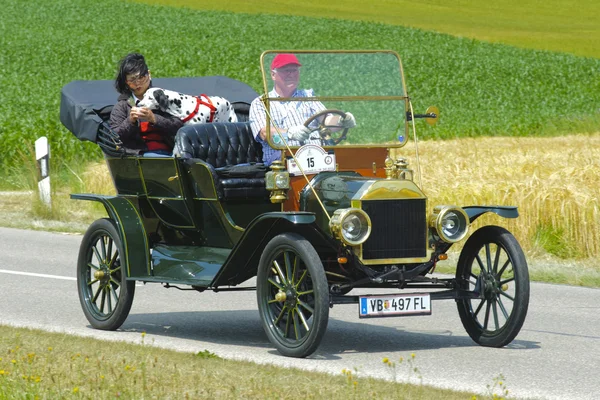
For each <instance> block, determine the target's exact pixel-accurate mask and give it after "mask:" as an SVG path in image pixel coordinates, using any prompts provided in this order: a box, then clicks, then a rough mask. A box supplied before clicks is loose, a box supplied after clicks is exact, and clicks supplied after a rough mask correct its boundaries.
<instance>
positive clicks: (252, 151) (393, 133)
mask: <svg viewBox="0 0 600 400" xmlns="http://www.w3.org/2000/svg"><path fill="white" fill-rule="evenodd" d="M276 53H280V52H275V51H267V52H265V53H263V54H262V55H261V58H260V60H261V63H260V67H261V71H262V75H263V80H264V86H263V91H264V94H263V95H262V97H261V99H262V100H261V101H263V103H264V104H265V106H266V110H267V121H268V122H269V123H268V124H267V126H268V127H269V128H268V129H267V138H268V141H269V143H270V145H271V147H273V148H276V149H280V150H281V154H282V156H281V160H277V161H275V162H274V163H273V164H272V165H270V166H269V167H267V166H265V165H264V164H263V163H262V148H261V146H260V145H259V144H258V143H257V142H256V141H255V140H254V138H253V135H252V131H251V129H250V123H249V122H248V115H249V114H248V110H249V104H250V102H251V101H252V100H253V99H254V98H255V97H257V96H258V94H257V93H256V92H255V91H254V90H253V89H252V88H251V87H249V86H248V85H246V84H244V83H241V82H238V81H236V80H233V79H229V78H225V77H204V78H180V79H176V78H171V79H155V80H154V85H155V86H158V87H165V88H169V89H171V90H175V91H180V92H184V93H189V94H196V95H197V94H200V93H206V94H209V95H219V96H223V97H225V98H228V99H229V100H230V101H231V102H232V104H233V105H234V108H235V110H236V113H237V115H238V120H239V121H240V122H235V123H212V124H196V125H187V126H184V127H183V128H181V129H180V130H179V132H178V133H177V136H176V138H175V141H176V146H175V149H176V151H175V156H174V157H167V158H148V157H140V156H138V155H137V154H133V153H132V152H130V151H128V149H126V148H124V147H123V145H122V143H121V142H120V140H119V137H118V136H117V135H115V134H114V132H112V131H111V130H110V128H109V126H108V124H107V123H106V119H107V116H108V114H109V113H110V109H111V107H112V105H113V104H114V102H115V101H116V93H115V92H114V91H113V89H112V87H111V82H109V81H75V82H72V83H70V84H68V85H66V86H65V87H64V88H63V92H62V103H61V121H62V122H63V124H64V125H65V126H66V127H67V128H68V129H69V130H70V131H71V132H72V133H74V134H75V135H76V136H77V137H78V138H80V139H82V140H90V141H93V142H95V143H98V145H100V147H101V148H102V149H103V151H104V154H105V159H106V163H107V165H108V168H109V170H110V173H111V175H112V178H113V181H114V185H115V188H116V192H117V195H115V196H103V195H95V194H73V195H72V196H71V197H72V198H73V199H77V200H89V201H97V202H100V203H102V204H103V205H104V207H105V208H106V212H107V214H108V218H103V219H100V220H97V221H96V222H94V223H93V224H92V225H91V226H90V227H89V229H88V230H87V232H86V234H85V236H84V237H83V240H82V243H81V248H80V252H79V260H78V265H77V281H78V290H79V297H80V301H81V306H82V308H83V311H84V313H85V315H86V317H87V319H88V320H89V322H90V324H91V325H92V326H93V327H94V328H97V329H105V330H115V329H118V328H119V327H120V326H121V324H122V323H123V322H124V321H125V319H126V318H127V316H128V313H129V311H130V308H131V305H132V301H133V297H134V291H135V281H141V282H148V283H150V282H156V283H161V284H162V285H163V286H164V287H167V288H168V287H179V288H186V289H191V290H197V291H198V292H200V293H201V292H204V291H207V290H211V291H232V290H256V293H257V303H258V309H259V312H260V316H261V319H262V322H263V326H264V329H265V332H266V334H267V336H268V338H269V340H270V341H271V342H272V343H273V345H274V346H275V347H276V348H277V349H278V350H279V352H281V353H282V354H283V355H286V356H292V357H306V356H308V355H310V354H311V353H313V352H314V351H315V350H316V349H317V347H318V346H319V343H320V342H321V339H322V337H323V335H324V334H325V331H326V327H327V322H328V316H329V308H330V307H333V306H334V305H339V304H350V305H353V307H356V309H357V317H358V318H376V317H392V316H409V315H427V314H431V312H432V306H431V304H432V301H433V300H441V299H452V300H454V301H455V302H456V305H457V307H458V313H459V315H460V318H461V321H462V323H463V325H464V327H465V329H466V331H467V333H468V334H469V335H470V337H471V338H472V339H473V340H474V341H475V342H477V343H479V344H480V345H483V346H492V347H501V346H505V345H507V344H508V343H510V342H511V341H512V340H513V339H514V338H515V337H516V335H517V334H518V332H519V330H520V329H521V327H522V325H523V322H524V320H525V316H526V314H527V308H528V303H529V276H528V269H527V262H526V260H525V257H524V255H523V252H522V250H521V248H520V246H519V244H518V242H517V240H516V239H515V238H514V236H513V235H512V234H511V233H510V232H508V231H507V230H506V229H504V228H501V227H499V226H484V227H482V228H479V229H477V230H476V231H474V232H472V233H471V234H470V235H469V227H470V224H471V223H472V222H473V221H474V220H475V219H476V218H478V217H479V216H481V215H482V214H484V213H495V214H497V215H498V216H500V217H504V218H516V217H517V216H518V212H517V208H516V207H510V206H477V205H475V206H466V207H460V206H456V205H438V206H430V205H428V203H427V196H426V195H425V191H424V188H422V185H421V183H420V169H419V165H418V150H417V135H416V130H415V119H419V118H423V119H424V120H425V121H427V122H435V121H436V120H437V117H438V112H437V109H435V108H431V109H429V110H428V111H427V112H426V113H424V114H415V113H414V112H413V108H412V104H411V102H410V98H409V97H408V95H407V92H406V86H405V82H404V75H403V70H402V64H401V62H400V58H399V57H398V55H397V54H396V53H394V52H392V51H295V52H294V54H295V55H296V56H297V57H298V58H299V59H300V60H301V61H302V78H301V83H300V86H303V87H306V88H311V89H313V90H312V91H307V92H306V93H310V97H300V98H298V97H296V98H281V97H269V91H270V89H271V81H270V74H269V65H270V63H271V60H273V57H274V56H275V54H276ZM287 53H289V52H287ZM298 101H312V102H317V101H318V102H321V103H322V104H323V105H324V106H325V107H326V110H324V111H322V112H321V113H319V115H317V116H314V117H311V118H309V120H307V121H306V123H305V125H306V126H307V127H311V128H312V130H313V135H312V136H311V137H312V140H310V141H309V143H296V144H298V145H297V146H296V145H292V144H293V143H292V142H291V141H289V142H288V141H286V140H285V139H286V138H285V135H283V134H282V132H281V130H280V129H277V126H278V122H277V121H276V120H274V119H272V118H271V115H270V113H269V112H268V110H270V109H271V107H272V106H273V104H274V103H275V102H288V103H289V104H290V105H292V106H295V105H296V104H297V103H295V102H298ZM342 110H344V111H342ZM346 112H351V113H352V114H353V115H354V116H355V118H356V122H357V124H356V126H355V127H353V128H351V129H342V128H341V127H340V126H331V125H326V124H325V122H323V121H325V120H326V119H324V118H323V117H324V116H326V115H330V114H331V115H333V114H338V115H341V116H342V117H343V116H345V113H346ZM419 123H423V122H419ZM271 125H273V126H274V127H275V129H272V128H271ZM315 125H317V126H315ZM411 136H412V137H413V140H412V141H411V142H410V143H411V145H412V146H406V148H405V147H404V146H405V145H406V144H407V143H409V137H411ZM408 148H413V150H411V151H410V152H406V153H405V152H404V151H405V149H408ZM413 155H414V157H415V162H414V165H415V169H412V168H411V166H410V164H409V162H408V157H409V156H413ZM440 156H443V153H440ZM467 236H468V239H467V240H466V243H465V244H464V246H463V248H462V250H461V253H460V257H459V260H458V263H457V266H456V275H455V276H454V277H446V276H438V275H434V274H432V272H433V271H434V269H435V267H436V264H437V263H438V262H439V261H443V260H446V259H447V251H448V249H449V248H450V247H451V246H452V245H453V244H454V243H457V242H460V241H462V240H464V239H465V238H466V237H467ZM249 282H250V283H249ZM253 282H256V283H255V284H254V283H253ZM355 288H373V289H375V288H377V289H388V290H387V291H385V293H386V294H381V290H378V291H377V293H376V294H371V295H365V294H360V295H358V294H353V292H352V290H353V289H355ZM363 292H365V291H361V293H363ZM367 292H368V290H367ZM372 292H374V290H372Z"/></svg>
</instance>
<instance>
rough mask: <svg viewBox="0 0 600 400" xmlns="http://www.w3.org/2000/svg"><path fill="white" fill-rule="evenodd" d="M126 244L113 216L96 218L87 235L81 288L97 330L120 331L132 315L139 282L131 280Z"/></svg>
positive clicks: (81, 262)
mask: <svg viewBox="0 0 600 400" xmlns="http://www.w3.org/2000/svg"><path fill="white" fill-rule="evenodd" d="M122 254H123V245H122V243H121V239H120V237H119V233H118V232H117V228H116V227H115V224H114V222H113V221H112V220H110V219H99V220H97V221H94V222H93V223H92V224H91V225H90V227H89V228H88V230H87V232H86V233H85V235H84V236H83V239H82V241H81V246H80V248H79V259H78V260H77V291H78V293H79V302H80V303H81V308H82V309H83V313H84V314H85V316H86V318H87V319H88V321H89V322H90V324H91V325H92V326H93V327H94V328H96V329H102V330H108V331H112V330H116V329H118V328H119V327H120V326H121V325H123V322H125V319H126V318H127V316H128V315H129V311H130V310H131V304H132V303H133V295H134V293H135V281H127V280H126V273H125V270H124V268H126V265H125V261H124V260H123V259H122V257H121V255H122Z"/></svg>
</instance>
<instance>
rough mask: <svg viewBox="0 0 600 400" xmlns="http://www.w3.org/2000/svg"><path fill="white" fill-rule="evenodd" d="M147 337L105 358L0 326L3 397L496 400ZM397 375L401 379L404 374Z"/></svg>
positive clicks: (95, 348) (100, 348)
mask: <svg viewBox="0 0 600 400" xmlns="http://www.w3.org/2000/svg"><path fill="white" fill-rule="evenodd" d="M144 338H145V334H143V333H142V336H141V337H140V344H131V343H124V342H115V343H111V345H110V346H109V347H108V349H109V351H107V346H106V342H103V341H98V340H96V339H92V338H81V337H76V336H69V335H66V334H60V333H48V332H44V331H40V330H32V329H25V328H14V327H8V326H2V325H0V398H8V399H57V398H60V399H81V398H87V399H113V398H126V399H132V398H136V399H148V398H153V399H200V398H205V399H239V398H244V399H298V398H301V399H342V400H347V399H366V398H369V399H434V398H444V399H449V400H453V399H477V398H480V399H481V398H495V399H496V398H499V397H496V395H495V394H494V393H491V394H490V396H489V397H484V396H480V397H478V396H477V395H475V394H473V393H467V392H454V391H450V390H442V389H437V388H432V387H428V386H425V385H420V384H419V385H416V384H405V383H395V382H389V381H383V380H375V379H371V378H362V377H360V376H358V375H357V373H356V372H352V371H350V370H343V371H340V374H339V375H328V374H322V373H316V372H308V371H303V370H298V369H292V368H281V367H277V366H271V365H259V366H257V365H256V364H254V363H251V362H243V361H230V360H224V359H221V358H220V357H218V356H216V355H215V354H212V353H210V352H208V351H201V352H198V353H197V354H191V353H180V352H175V351H170V350H165V349H160V348H156V347H154V346H151V345H148V344H146V343H145V342H144ZM384 362H385V359H384ZM388 363H389V360H388ZM408 364H410V367H413V364H412V363H407V365H408ZM414 369H416V368H413V369H411V371H412V370H414ZM394 373H395V375H394V376H395V377H397V378H398V379H399V380H402V379H403V378H405V377H404V376H403V375H404V371H403V369H401V368H398V369H395V368H394ZM407 373H408V371H407ZM482 391H483V388H482ZM503 394H504V393H501V395H503Z"/></svg>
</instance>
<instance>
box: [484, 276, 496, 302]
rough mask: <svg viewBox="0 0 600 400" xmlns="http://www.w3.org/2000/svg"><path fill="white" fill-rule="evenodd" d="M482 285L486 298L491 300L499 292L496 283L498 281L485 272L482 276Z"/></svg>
mask: <svg viewBox="0 0 600 400" xmlns="http://www.w3.org/2000/svg"><path fill="white" fill-rule="evenodd" d="M483 287H484V294H485V298H486V299H488V300H492V299H493V298H495V297H496V296H497V295H498V293H499V292H500V286H499V285H498V281H497V280H496V279H495V278H494V277H493V276H492V275H487V274H486V275H485V276H484V284H483Z"/></svg>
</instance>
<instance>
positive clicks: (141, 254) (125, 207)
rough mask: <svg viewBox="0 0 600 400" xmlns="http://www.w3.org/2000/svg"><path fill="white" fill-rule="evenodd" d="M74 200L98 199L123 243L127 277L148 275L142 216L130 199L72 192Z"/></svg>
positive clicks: (146, 242)
mask: <svg viewBox="0 0 600 400" xmlns="http://www.w3.org/2000/svg"><path fill="white" fill-rule="evenodd" d="M71 198H72V199H74V200H88V201H98V202H100V203H102V205H103V206H104V208H105V209H106V212H107V213H108V216H109V217H110V219H112V220H113V221H114V222H115V223H116V225H117V231H118V232H119V236H120V239H121V243H123V252H124V253H125V254H124V258H125V260H124V261H125V263H126V265H127V268H126V269H125V270H126V272H127V277H128V278H140V277H145V276H150V275H151V271H150V252H149V249H148V236H147V235H146V229H145V228H144V225H143V224H142V218H141V216H140V214H139V213H138V210H137V209H136V208H135V207H134V206H133V204H132V203H131V201H129V200H127V199H126V198H123V197H117V196H103V195H97V194H72V195H71Z"/></svg>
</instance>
